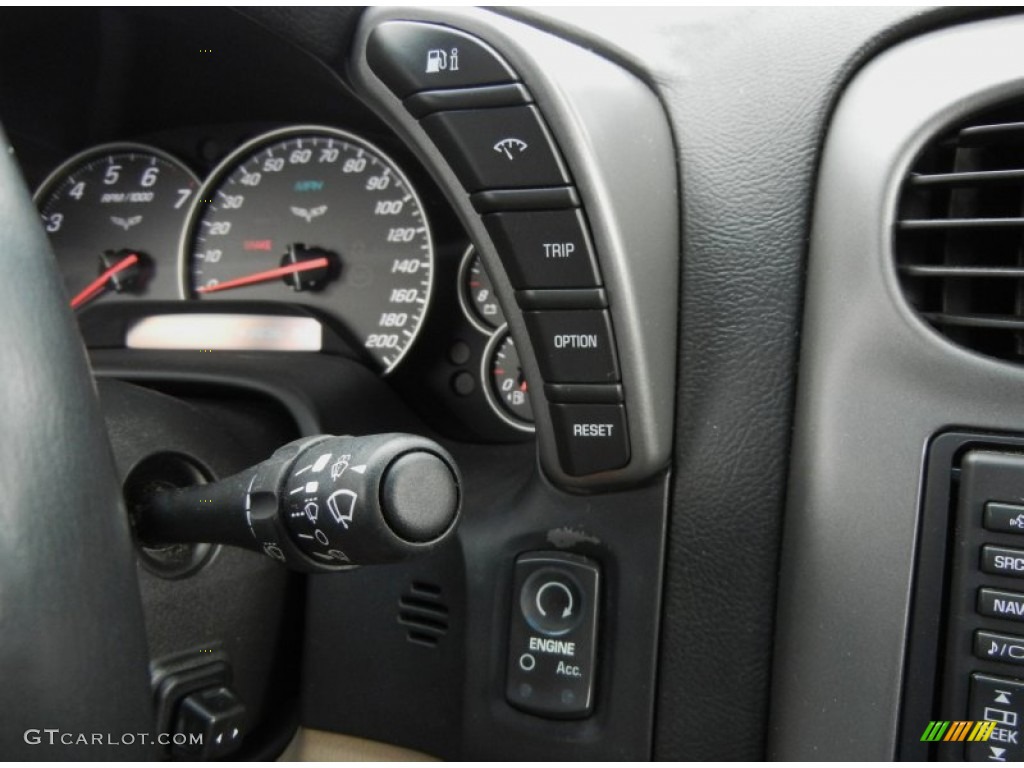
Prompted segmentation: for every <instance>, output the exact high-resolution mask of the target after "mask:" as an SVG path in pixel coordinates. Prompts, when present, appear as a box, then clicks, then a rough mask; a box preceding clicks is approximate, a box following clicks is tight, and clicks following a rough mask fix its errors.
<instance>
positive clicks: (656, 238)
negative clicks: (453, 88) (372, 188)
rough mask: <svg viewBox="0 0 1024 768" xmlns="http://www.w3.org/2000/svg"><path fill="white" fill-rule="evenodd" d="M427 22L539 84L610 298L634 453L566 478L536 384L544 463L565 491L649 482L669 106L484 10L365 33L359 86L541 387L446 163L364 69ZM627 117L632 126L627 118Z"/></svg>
mask: <svg viewBox="0 0 1024 768" xmlns="http://www.w3.org/2000/svg"><path fill="white" fill-rule="evenodd" d="M392 19H405V20H419V21H427V22H433V23H437V24H445V25H449V26H453V27H456V28H459V29H462V30H465V31H467V32H470V33H472V34H474V35H477V36H479V37H480V38H482V39H483V40H485V41H486V42H488V43H489V44H491V45H492V46H493V47H494V48H495V49H496V50H498V51H499V52H500V53H501V54H502V56H504V57H505V58H506V59H507V60H508V62H509V63H510V64H511V65H512V67H513V69H515V70H516V71H517V72H518V73H519V74H520V75H521V76H522V78H523V81H524V82H525V83H526V85H527V86H528V87H529V88H530V90H531V92H532V94H533V97H534V99H535V100H536V103H537V105H538V106H539V107H540V109H541V112H542V113H543V115H544V118H545V120H546V122H547V124H548V126H549V128H550V130H551V132H552V133H553V134H554V136H555V138H556V140H557V142H558V144H559V147H560V149H561V151H562V153H563V155H564V156H565V160H566V162H567V164H568V166H569V169H570V170H571V172H572V176H573V177H574V179H575V181H576V186H577V188H578V190H579V192H580V196H581V198H582V200H583V203H584V206H585V208H586V211H587V214H588V216H589V219H590V224H591V228H592V232H593V237H594V241H595V245H596V247H597V251H598V254H599V258H600V262H601V269H602V272H603V274H604V278H605V279H604V282H605V288H606V290H607V292H608V297H609V305H610V312H611V315H612V319H613V324H614V330H615V336H616V340H617V344H618V353H619V359H620V361H621V367H622V383H623V389H624V391H625V400H626V410H627V413H628V419H629V433H630V443H631V452H632V456H631V459H630V462H629V464H628V465H627V466H626V467H624V468H622V469H619V470H613V471H610V472H603V473H600V474H597V475H592V476H589V477H570V476H568V475H566V474H565V473H564V472H563V471H562V469H561V467H560V466H559V462H558V459H557V455H556V449H555V444H554V438H553V428H552V425H551V419H550V416H549V413H548V409H547V408H546V407H544V406H543V398H544V394H543V390H542V388H541V387H534V388H533V390H532V396H533V397H534V398H535V400H534V414H535V417H536V420H537V425H538V430H537V435H538V443H539V446H540V458H541V464H542V465H543V467H544V469H545V471H546V473H547V474H548V476H549V477H550V478H552V479H553V480H554V481H555V482H556V483H558V484H559V485H561V486H563V487H569V488H577V489H587V490H594V489H598V488H608V487H613V486H622V485H624V484H629V483H635V482H637V481H640V480H644V479H647V478H649V477H651V476H652V475H653V474H655V473H656V472H658V471H659V470H661V469H663V468H664V467H666V466H667V464H668V461H669V455H670V451H671V446H672V427H673V411H674V404H675V396H674V393H675V373H676V371H675V367H676V366H675V363H676V361H675V350H676V325H677V321H676V313H677V306H678V281H679V277H678V275H679V215H678V211H679V200H678V183H677V169H676V166H675V163H674V162H673V158H674V156H675V152H674V148H673V142H672V135H671V132H670V130H669V127H668V121H667V118H666V115H665V112H664V109H663V108H662V105H661V103H660V102H659V101H658V98H657V97H656V96H655V94H654V93H653V91H651V90H650V88H648V86H647V85H646V84H645V83H644V82H643V81H641V80H640V79H638V78H637V77H636V76H635V75H633V74H631V73H630V72H628V71H627V70H625V69H623V68H622V67H620V66H618V65H617V64H614V63H612V62H611V61H609V60H608V59H606V58H603V57H601V56H600V55H598V54H596V53H595V52H594V51H592V50H586V49H584V48H582V47H579V46H577V45H574V44H572V43H569V42H566V41H564V40H561V39H559V38H557V37H554V36H552V35H550V34H548V33H546V32H542V31H540V30H538V29H535V28H533V27H531V26H527V25H525V24H523V23H521V22H518V21H515V20H513V19H509V18H506V17H504V16H501V15H498V14H495V13H492V12H489V11H483V10H477V9H447V10H444V11H436V10H433V9H425V8H415V9H414V8H405V9H403V8H397V9H392V8H388V9H374V10H371V11H368V12H367V14H366V15H365V16H364V18H363V20H362V22H361V24H360V27H359V29H358V31H357V33H356V39H355V44H354V50H355V54H354V57H353V62H352V71H351V75H352V79H353V81H354V82H355V84H356V86H357V88H358V89H359V90H360V91H361V92H362V93H363V95H364V96H366V97H368V98H369V99H370V100H371V101H372V102H373V104H374V105H375V106H376V107H377V108H378V109H379V110H381V111H383V112H385V113H386V114H387V115H388V117H389V118H390V120H391V122H392V124H393V125H394V126H395V128H396V130H398V131H399V132H400V133H401V134H402V135H403V136H404V137H405V138H407V139H408V140H409V142H410V144H412V145H413V146H414V147H415V148H416V149H417V150H418V153H419V155H420V157H421V159H422V160H423V161H424V163H425V164H426V165H427V166H428V167H429V168H431V169H432V170H433V172H434V175H435V177H436V178H437V179H438V180H439V181H440V182H441V186H442V187H443V188H444V189H446V191H447V194H448V196H449V199H450V200H451V202H452V204H453V205H454V206H455V208H456V209H457V210H458V212H459V214H460V217H461V218H462V220H463V223H464V224H465V226H466V228H467V230H468V232H469V233H470V235H471V237H472V239H473V241H474V242H475V243H476V245H477V247H478V249H479V251H480V253H481V256H482V258H483V260H484V263H485V265H486V266H487V269H488V272H489V273H490V274H491V276H492V280H493V282H494V284H495V290H496V291H497V293H498V296H499V298H500V299H501V303H502V305H503V307H504V309H505V310H506V311H505V314H506V316H507V317H508V321H509V329H510V331H511V333H512V335H513V337H514V338H515V339H516V346H517V349H518V350H519V351H520V354H521V356H522V359H523V365H524V368H525V369H526V373H527V379H528V380H530V381H541V376H540V373H539V370H538V368H537V363H536V358H535V356H534V354H533V350H532V347H531V345H530V340H529V337H528V335H527V333H526V327H525V325H524V323H523V320H522V315H521V314H520V313H519V312H518V311H510V310H511V309H512V308H514V307H515V306H516V302H515V298H514V294H513V291H512V287H511V284H510V283H509V281H508V278H507V277H506V275H505V273H504V270H503V268H502V266H501V261H500V259H499V256H498V253H497V251H496V249H495V248H494V246H493V244H492V243H491V239H490V236H489V234H488V233H487V231H486V230H485V229H484V227H483V225H482V223H481V220H480V217H479V216H478V215H477V214H476V212H475V211H474V210H473V207H472V205H471V204H470V201H469V197H468V195H466V193H465V192H463V190H462V185H461V184H460V183H459V182H458V180H457V179H456V177H455V175H454V173H453V172H452V170H451V169H450V167H449V166H448V163H447V161H446V159H445V157H444V156H443V155H442V154H441V153H440V151H439V150H438V149H437V148H436V147H435V146H434V144H433V142H431V140H430V139H429V138H428V136H427V134H426V133H425V131H424V130H423V128H421V127H420V125H419V123H418V122H417V121H416V120H415V119H414V118H413V117H412V116H411V115H410V114H409V113H408V112H407V111H406V109H405V108H404V107H403V106H402V103H401V102H400V101H399V100H398V99H397V98H396V97H395V96H394V95H393V94H392V93H391V91H390V90H389V89H388V88H387V87H386V86H385V85H384V84H383V83H382V82H381V81H380V80H379V79H378V78H377V76H376V75H375V74H374V73H373V71H372V70H371V69H370V67H369V66H368V64H367V61H366V55H365V49H366V40H367V37H368V36H369V33H370V31H371V30H372V29H373V28H374V27H375V26H376V25H377V24H379V23H381V22H383V21H386V20H392ZM626 115H628V116H629V119H628V120H627V119H623V117H624V116H626Z"/></svg>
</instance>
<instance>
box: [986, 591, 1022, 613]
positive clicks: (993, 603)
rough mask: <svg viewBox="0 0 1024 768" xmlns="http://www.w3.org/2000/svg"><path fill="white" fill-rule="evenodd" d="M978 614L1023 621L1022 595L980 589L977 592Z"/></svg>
mask: <svg viewBox="0 0 1024 768" xmlns="http://www.w3.org/2000/svg"><path fill="white" fill-rule="evenodd" d="M978 613H980V614H981V615H982V616H992V617H995V618H997V619H1009V620H1010V621H1024V595H1022V594H1019V593H1017V592H1004V591H1002V590H1001V589H989V588H988V587H982V588H981V589H979V590H978Z"/></svg>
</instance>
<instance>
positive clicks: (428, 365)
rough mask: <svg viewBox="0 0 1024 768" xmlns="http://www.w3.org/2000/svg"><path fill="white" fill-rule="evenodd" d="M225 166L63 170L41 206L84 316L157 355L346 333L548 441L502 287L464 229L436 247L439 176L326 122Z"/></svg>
mask: <svg viewBox="0 0 1024 768" xmlns="http://www.w3.org/2000/svg"><path fill="white" fill-rule="evenodd" d="M211 164H212V165H213V168H212V170H211V171H210V172H209V173H208V174H205V178H201V177H200V176H199V175H197V174H196V173H195V171H194V170H193V167H191V165H190V163H188V162H185V161H184V160H182V159H179V157H176V156H175V155H174V154H172V153H170V152H168V151H166V150H165V149H164V148H162V147H160V146H156V145H154V144H151V143H148V142H147V143H139V142H134V141H133V142H116V143H106V144H102V145H99V146H95V147H91V148H89V149H86V150H85V151H82V152H80V153H77V154H75V155H74V156H73V157H71V158H69V159H67V160H66V161H64V162H63V163H61V164H60V165H59V166H58V167H57V168H56V169H55V170H53V171H52V172H51V173H50V174H49V176H48V177H46V179H45V180H44V181H43V182H42V184H41V185H40V186H39V188H38V190H37V192H36V194H35V201H36V204H37V207H38V209H39V213H40V216H41V219H42V223H43V226H44V229H45V230H46V232H47V234H48V236H49V238H50V241H51V244H52V246H53V250H54V253H55V255H56V258H57V261H58V264H59V267H60V270H61V273H62V275H63V277H64V281H65V285H66V288H67V294H68V301H69V304H70V306H71V307H72V308H73V309H74V310H75V311H76V312H77V313H79V314H80V319H81V318H85V317H86V316H88V315H90V314H96V315H101V314H102V315H105V316H107V317H109V316H111V314H113V315H114V316H118V317H120V318H122V319H123V321H124V322H123V324H124V326H125V334H124V346H126V347H128V348H134V349H147V350H196V349H202V350H211V351H225V352H231V351H242V350H245V351H261V352H262V351H283V352H320V351H326V350H328V349H331V348H332V345H331V344H328V343H327V342H326V341H325V338H326V337H327V336H328V335H330V336H332V338H333V337H338V338H340V339H341V340H342V341H343V343H344V346H345V347H346V348H347V349H349V350H350V351H351V352H352V354H354V355H355V356H357V357H359V358H360V359H361V360H363V362H364V363H365V364H366V365H367V366H368V367H370V368H372V369H374V370H376V371H377V372H378V373H379V374H381V375H388V376H390V377H391V378H393V379H397V380H403V379H404V380H405V381H406V382H411V381H418V382H419V384H418V390H419V391H420V392H422V390H423V389H424V388H425V389H427V390H430V389H433V390H435V394H436V395H438V396H439V397H440V398H441V399H442V400H446V401H448V405H449V406H450V409H449V410H451V411H452V412H455V413H456V414H457V415H459V416H461V419H462V421H463V422H464V423H465V426H467V427H468V431H469V432H470V433H471V434H476V435H480V436H484V437H497V439H516V436H517V435H518V436H519V437H523V436H525V433H531V432H532V431H533V418H532V410H531V406H530V400H529V395H528V387H527V382H526V380H525V377H524V375H523V372H522V368H521V366H520V364H519V360H518V357H517V355H516V351H515V345H514V342H513V341H512V338H511V337H510V336H509V334H508V332H507V328H506V326H505V320H504V317H503V315H502V310H501V307H500V306H499V305H498V303H497V300H496V298H495V295H494V292H493V290H492V286H491V282H490V279H489V277H488V276H487V274H486V272H485V271H484V268H483V265H482V264H481V262H480V259H479V257H478V256H476V254H475V251H474V249H473V247H472V246H471V245H468V243H466V241H465V236H464V235H460V237H455V238H453V237H452V236H451V233H450V231H449V230H451V229H452V227H451V225H450V224H448V223H445V224H444V225H443V226H442V229H444V235H443V236H442V238H441V240H442V241H443V242H440V243H439V242H436V241H437V239H438V238H437V237H436V236H435V232H434V226H433V224H432V221H431V216H432V214H431V211H432V210H433V211H434V212H435V213H436V211H437V210H438V207H439V206H438V205H437V199H436V198H437V197H438V195H437V193H436V190H434V189H430V188H428V189H426V190H423V189H421V188H418V187H421V186H422V184H423V179H422V178H420V179H419V180H418V181H417V182H414V181H413V180H412V178H411V177H410V175H409V174H407V173H406V172H405V171H404V170H403V169H402V168H401V167H400V166H399V163H398V162H397V161H396V160H395V159H394V158H393V157H392V156H391V155H389V154H388V152H386V151H385V150H384V149H382V148H381V147H380V146H378V145H377V144H375V143H373V142H371V141H370V140H368V139H366V138H364V137H362V136H360V135H357V134H356V133H352V132H348V131H345V130H341V129H339V128H336V127H331V126H326V125H299V126H285V127H276V128H273V129H271V130H268V131H262V132H259V133H257V134H256V135H254V136H249V137H247V138H246V140H244V141H242V142H241V143H239V144H238V145H237V146H235V147H234V148H233V149H229V150H227V151H226V152H224V153H222V155H221V156H220V157H217V158H216V159H215V161H214V162H212V163H211ZM425 196H429V198H430V200H431V203H432V204H431V205H428V204H426V203H425V202H424V199H425ZM460 238H461V240H462V243H461V245H458V242H457V241H458V240H459V239H460ZM452 299H456V300H455V301H452ZM150 307H152V311H149V310H148V308H150ZM453 307H458V308H457V309H454V310H453ZM435 315H437V317H436V318H435V317H434V316H435ZM428 328H429V330H425V329H428ZM424 334H427V335H429V336H432V337H433V338H431V339H428V340H425V341H423V342H420V337H421V336H423V335H424ZM86 338H87V341H88V334H86ZM414 351H416V352H418V353H419V354H418V355H413V352H414ZM412 356H415V357H417V358H418V359H416V360H413V361H410V360H409V358H410V357H412ZM392 374H394V376H392Z"/></svg>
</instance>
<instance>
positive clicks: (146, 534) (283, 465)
mask: <svg viewBox="0 0 1024 768" xmlns="http://www.w3.org/2000/svg"><path fill="white" fill-rule="evenodd" d="M460 486H461V480H460V476H459V472H458V469H457V468H456V466H455V461H454V460H453V459H452V457H451V456H450V455H449V454H448V453H447V451H445V450H444V449H443V448H441V447H440V446H439V445H437V444H436V443H434V442H433V441H430V440H427V439H425V438H421V437H416V436H413V435H405V434H385V435H372V436H367V437H331V436H319V437H310V438H302V439H300V440H296V441H294V442H292V443H288V444H287V445H285V446H283V447H281V448H280V449H278V450H277V451H276V452H275V453H274V455H273V456H271V457H270V458H269V459H267V460H266V461H264V462H262V463H260V464H257V465H256V466H255V467H252V468H250V469H247V470H244V471H242V472H239V473H238V474H236V475H233V476H232V477H228V478H226V479H224V480H220V481H218V482H215V483H210V484H209V485H200V486H193V487H190V488H183V489H177V490H158V491H156V492H154V494H153V496H152V497H151V498H150V499H148V501H147V502H146V503H144V504H143V505H141V507H140V508H139V509H138V510H137V519H136V521H135V524H136V530H137V533H138V535H139V538H140V539H141V540H142V541H144V542H146V543H153V544H171V543H194V542H209V543H217V544H226V545H230V546H237V547H243V548H245V549H251V550H255V551H258V552H262V553H263V554H265V555H267V556H268V557H271V558H273V559H275V560H278V561H280V562H282V563H284V564H285V565H287V566H288V567H290V568H294V569H296V570H301V571H307V572H325V571H338V570H344V569H346V568H350V567H352V566H356V565H369V564H374V563H388V562H396V561H400V560H404V559H406V558H409V557H413V556H416V555H418V554H424V553H426V552H428V551H430V550H432V549H433V548H434V547H436V546H437V545H438V544H440V543H441V542H442V541H445V540H446V539H447V538H448V537H449V536H451V535H452V533H453V531H454V530H455V526H456V524H457V521H458V516H459V509H460V505H461V493H460Z"/></svg>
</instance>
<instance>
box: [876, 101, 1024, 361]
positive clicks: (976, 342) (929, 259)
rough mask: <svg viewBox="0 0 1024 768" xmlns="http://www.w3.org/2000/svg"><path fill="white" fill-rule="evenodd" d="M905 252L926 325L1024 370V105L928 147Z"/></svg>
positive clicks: (909, 187) (907, 191) (911, 201)
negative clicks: (1023, 366) (1022, 365)
mask: <svg viewBox="0 0 1024 768" xmlns="http://www.w3.org/2000/svg"><path fill="white" fill-rule="evenodd" d="M895 248H896V265H897V269H898V271H899V278H900V283H901V284H902V286H903V290H904V293H905V294H906V296H907V298H908V299H909V300H910V303H911V304H912V305H913V306H914V307H915V308H916V309H917V311H918V312H920V314H921V316H922V317H924V319H925V320H927V321H928V322H929V323H930V324H931V325H932V326H934V327H935V328H936V329H937V330H938V331H939V332H940V333H942V334H944V335H945V336H947V337H949V338H950V339H952V340H953V341H955V342H957V343H959V344H962V345H963V346H965V347H969V348H971V349H974V350H977V351H979V352H982V353H983V354H986V355H991V356H993V357H998V358H1002V359H1005V360H1012V361H1014V362H1017V363H1022V362H1024V104H1019V105H1015V106H1013V107H1010V108H1002V109H999V110H993V111H989V112H987V113H985V114H982V115H979V116H976V117H975V118H973V119H971V120H968V121H964V122H962V123H960V124H958V125H957V126H955V127H954V128H953V129H952V130H950V131H947V132H946V133H944V134H942V135H940V136H938V137H937V138H936V139H934V140H933V141H932V142H931V143H930V144H929V145H928V147H927V148H926V149H925V151H924V152H923V153H922V154H921V156H920V157H919V158H918V159H917V161H916V162H915V163H914V165H913V167H912V168H911V171H910V173H909V174H908V176H907V178H906V180H905V182H904V186H903V190H902V194H901V197H900V204H899V216H898V220H897V224H896V232H895Z"/></svg>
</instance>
